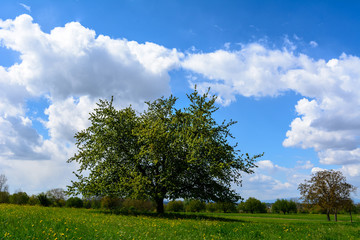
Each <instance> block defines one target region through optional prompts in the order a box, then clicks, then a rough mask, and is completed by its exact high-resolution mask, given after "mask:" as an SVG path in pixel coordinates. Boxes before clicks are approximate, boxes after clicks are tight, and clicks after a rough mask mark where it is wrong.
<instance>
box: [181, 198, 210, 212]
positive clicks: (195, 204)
mask: <svg viewBox="0 0 360 240" xmlns="http://www.w3.org/2000/svg"><path fill="white" fill-rule="evenodd" d="M184 205H185V211H186V212H202V211H205V209H206V204H205V203H204V202H202V201H200V200H197V199H191V200H186V201H185V203H184Z"/></svg>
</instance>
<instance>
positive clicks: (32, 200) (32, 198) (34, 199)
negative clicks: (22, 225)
mask: <svg viewBox="0 0 360 240" xmlns="http://www.w3.org/2000/svg"><path fill="white" fill-rule="evenodd" d="M28 204H29V205H31V206H34V205H40V201H39V198H38V196H36V195H31V196H30V197H29V201H28Z"/></svg>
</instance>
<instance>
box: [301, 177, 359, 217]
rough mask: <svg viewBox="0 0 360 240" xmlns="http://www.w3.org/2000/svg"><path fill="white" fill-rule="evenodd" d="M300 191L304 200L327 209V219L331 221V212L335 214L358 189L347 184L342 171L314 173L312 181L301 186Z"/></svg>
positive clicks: (307, 181) (306, 181)
mask: <svg viewBox="0 0 360 240" xmlns="http://www.w3.org/2000/svg"><path fill="white" fill-rule="evenodd" d="M298 189H299V190H300V194H301V195H302V199H304V200H305V201H306V202H309V203H311V204H316V205H319V206H320V207H322V208H324V209H326V213H327V219H328V221H330V211H334V213H335V221H336V220H337V211H338V210H339V209H340V208H341V207H342V206H344V205H346V203H347V202H348V201H349V199H350V193H351V192H353V191H355V190H356V188H355V187H354V186H353V185H351V184H349V183H347V182H346V178H345V177H344V175H343V174H342V173H341V172H340V171H334V170H323V171H319V172H316V173H314V174H313V175H312V176H311V179H310V180H305V183H301V184H299V187H298Z"/></svg>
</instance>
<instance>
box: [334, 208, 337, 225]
mask: <svg viewBox="0 0 360 240" xmlns="http://www.w3.org/2000/svg"><path fill="white" fill-rule="evenodd" d="M334 215H335V222H337V209H335V214H334Z"/></svg>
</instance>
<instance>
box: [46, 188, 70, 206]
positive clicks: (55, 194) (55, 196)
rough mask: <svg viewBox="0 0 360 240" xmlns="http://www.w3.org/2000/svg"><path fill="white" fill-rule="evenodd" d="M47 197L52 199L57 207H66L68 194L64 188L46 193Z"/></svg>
mask: <svg viewBox="0 0 360 240" xmlns="http://www.w3.org/2000/svg"><path fill="white" fill-rule="evenodd" d="M46 196H47V197H48V198H49V199H50V201H51V202H52V204H53V205H54V206H55V207H63V206H65V199H66V192H65V191H64V189H62V188H54V189H51V190H49V191H47V192H46Z"/></svg>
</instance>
